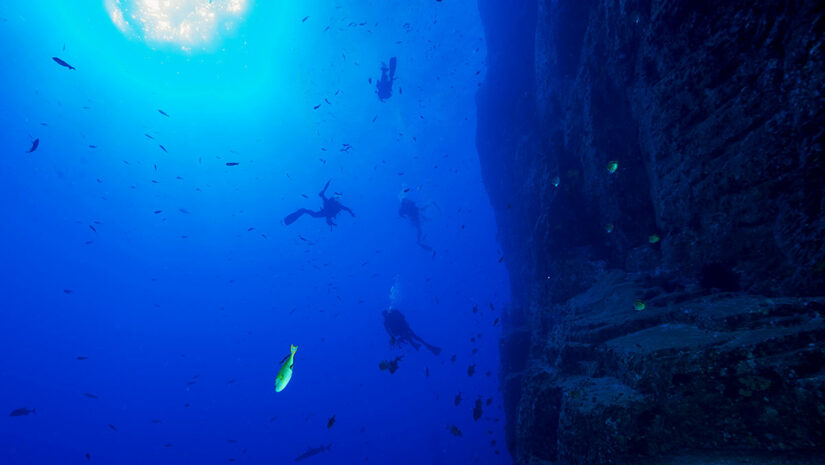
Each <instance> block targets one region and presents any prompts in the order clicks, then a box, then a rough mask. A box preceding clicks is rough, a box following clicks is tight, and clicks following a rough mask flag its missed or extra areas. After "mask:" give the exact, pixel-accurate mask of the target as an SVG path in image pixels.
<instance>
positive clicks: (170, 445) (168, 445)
mask: <svg viewBox="0 0 825 465" xmlns="http://www.w3.org/2000/svg"><path fill="white" fill-rule="evenodd" d="M173 445H174V444H172V443H171V442H167V443H166V444H164V445H163V447H166V448H167V449H168V448H170V447H172V446H173Z"/></svg>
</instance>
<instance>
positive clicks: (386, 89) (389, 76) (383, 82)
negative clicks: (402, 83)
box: [376, 57, 398, 102]
mask: <svg viewBox="0 0 825 465" xmlns="http://www.w3.org/2000/svg"><path fill="white" fill-rule="evenodd" d="M397 64H398V63H397V61H396V59H395V57H392V58H390V66H389V67H387V65H385V64H384V63H381V79H380V80H379V81H378V83H377V84H376V88H377V89H378V91H377V92H376V93H377V94H378V99H379V100H381V101H382V102H383V101H385V100H387V99H388V98H390V97H392V81H394V80H395V68H396V66H397Z"/></svg>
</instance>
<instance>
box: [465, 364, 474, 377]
mask: <svg viewBox="0 0 825 465" xmlns="http://www.w3.org/2000/svg"><path fill="white" fill-rule="evenodd" d="M475 372H476V365H475V363H474V364H472V365H470V366H468V367H467V376H473V373H475Z"/></svg>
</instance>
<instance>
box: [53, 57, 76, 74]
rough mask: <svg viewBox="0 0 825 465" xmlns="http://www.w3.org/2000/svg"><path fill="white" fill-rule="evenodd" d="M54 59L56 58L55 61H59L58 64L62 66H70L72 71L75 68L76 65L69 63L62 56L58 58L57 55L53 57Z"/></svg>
mask: <svg viewBox="0 0 825 465" xmlns="http://www.w3.org/2000/svg"><path fill="white" fill-rule="evenodd" d="M52 60H54V62H55V63H57V64H58V65H60V66H62V67H64V68H69V70H70V71H71V70H73V69H75V67H74V66H72V65H70V64H68V63H66V62H65V61H63V60H61V59H60V58H57V57H52Z"/></svg>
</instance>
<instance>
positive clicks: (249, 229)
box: [246, 227, 255, 232]
mask: <svg viewBox="0 0 825 465" xmlns="http://www.w3.org/2000/svg"><path fill="white" fill-rule="evenodd" d="M254 230H255V228H254V227H252V228H247V229H246V232H249V231H254Z"/></svg>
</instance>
